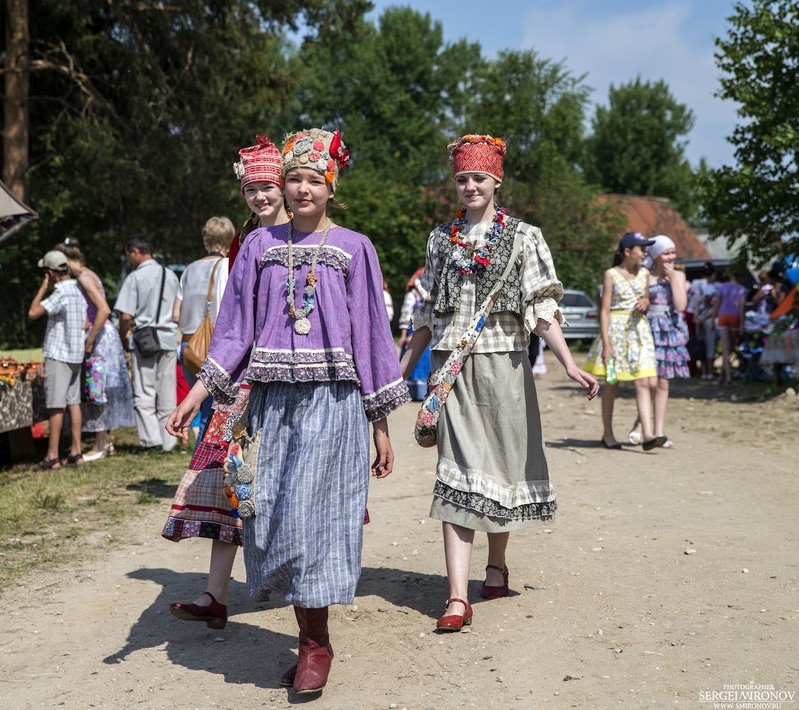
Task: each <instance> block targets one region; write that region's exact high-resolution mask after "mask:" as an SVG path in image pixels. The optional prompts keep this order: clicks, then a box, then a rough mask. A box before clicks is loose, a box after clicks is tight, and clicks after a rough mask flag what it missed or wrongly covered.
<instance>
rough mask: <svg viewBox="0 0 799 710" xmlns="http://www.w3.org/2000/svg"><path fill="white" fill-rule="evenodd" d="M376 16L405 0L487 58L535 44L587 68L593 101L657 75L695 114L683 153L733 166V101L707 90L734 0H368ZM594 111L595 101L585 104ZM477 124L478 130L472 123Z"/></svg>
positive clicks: (542, 52)
mask: <svg viewBox="0 0 799 710" xmlns="http://www.w3.org/2000/svg"><path fill="white" fill-rule="evenodd" d="M372 2H373V3H374V5H375V11H374V12H373V14H372V16H373V17H375V18H377V17H378V16H379V15H380V13H382V11H383V10H384V9H385V8H387V7H390V6H398V5H399V6H410V7H412V8H413V9H415V10H418V11H420V12H429V13H430V16H431V17H432V18H433V19H434V20H438V21H440V22H441V24H442V25H443V28H444V37H445V39H446V40H447V41H455V40H457V39H460V38H466V39H468V40H470V41H476V42H479V43H480V45H481V46H482V48H483V51H484V52H485V54H486V55H487V56H489V57H490V56H493V55H494V54H496V52H498V51H499V50H501V49H514V50H519V49H532V50H535V51H536V52H537V53H538V55H539V56H540V57H541V58H545V59H552V60H555V61H563V62H564V64H565V66H566V67H567V68H568V70H569V71H570V72H571V73H572V74H573V75H574V76H580V75H583V74H586V75H587V76H586V78H585V83H586V85H588V86H590V87H591V88H592V89H593V90H594V91H593V93H592V100H593V101H594V103H598V104H602V105H607V97H608V88H609V87H610V85H611V84H615V85H616V86H618V85H620V84H624V83H627V82H629V81H632V80H634V79H635V78H636V76H639V75H640V77H641V79H642V80H644V81H658V80H660V79H663V80H664V81H665V82H666V83H667V84H668V85H669V88H670V90H671V93H672V95H673V96H674V97H675V98H676V99H677V101H680V102H681V103H684V104H686V105H687V106H688V107H689V108H690V109H691V110H692V111H693V112H694V120H695V123H694V129H693V131H692V132H691V133H690V134H689V136H688V145H687V147H686V155H687V157H688V159H689V161H690V162H691V164H692V165H696V164H697V163H698V162H699V160H700V158H705V159H706V160H707V161H708V163H709V164H710V166H711V167H720V166H721V165H725V164H726V165H732V164H733V151H732V148H731V146H730V144H729V143H727V142H726V140H725V137H726V136H728V135H730V134H731V133H732V131H733V128H734V126H735V121H736V115H735V104H734V103H732V102H729V101H721V100H720V99H717V98H715V97H714V96H713V94H714V92H716V91H717V90H718V88H719V84H718V78H719V71H718V69H717V68H716V66H715V63H714V58H713V52H714V50H715V46H714V39H715V38H716V37H724V36H726V34H727V23H726V19H727V18H728V17H729V16H730V15H732V14H733V12H734V2H733V0H660V2H658V1H656V0H481V1H480V2H475V1H474V0H406V1H404V2H402V1H398V0H372ZM589 114H590V115H593V109H591V110H590V111H589ZM474 130H478V128H477V127H476V128H475V129H474Z"/></svg>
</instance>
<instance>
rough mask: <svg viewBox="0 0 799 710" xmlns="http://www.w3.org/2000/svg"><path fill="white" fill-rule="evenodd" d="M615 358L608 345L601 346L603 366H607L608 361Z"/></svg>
mask: <svg viewBox="0 0 799 710" xmlns="http://www.w3.org/2000/svg"><path fill="white" fill-rule="evenodd" d="M615 357H616V355H615V354H614V352H613V348H612V347H610V345H603V346H602V364H603V365H606V366H607V364H608V360H610V358H615Z"/></svg>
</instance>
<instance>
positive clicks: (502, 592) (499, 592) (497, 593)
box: [480, 565, 510, 599]
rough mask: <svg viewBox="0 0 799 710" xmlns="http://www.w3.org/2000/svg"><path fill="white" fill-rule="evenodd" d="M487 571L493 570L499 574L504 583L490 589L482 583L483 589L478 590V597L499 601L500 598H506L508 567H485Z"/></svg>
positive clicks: (507, 592)
mask: <svg viewBox="0 0 799 710" xmlns="http://www.w3.org/2000/svg"><path fill="white" fill-rule="evenodd" d="M489 569H495V570H496V571H497V572H501V573H502V579H503V580H504V581H503V583H502V584H500V585H498V586H491V587H489V586H488V585H487V584H486V583H485V582H484V583H483V588H482V589H481V590H480V596H481V597H483V599H501V598H502V597H507V596H508V595H509V594H510V591H509V589H508V566H507V565H503V566H502V567H497V566H496V565H486V570H489Z"/></svg>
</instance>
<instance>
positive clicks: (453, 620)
mask: <svg viewBox="0 0 799 710" xmlns="http://www.w3.org/2000/svg"><path fill="white" fill-rule="evenodd" d="M453 602H458V603H460V604H463V606H465V607H466V611H464V612H463V614H449V615H446V616H442V617H441V618H440V619H439V620H438V621H437V622H436V629H437V630H438V631H460V630H461V629H462V628H463V627H464V626H470V625H471V623H472V615H473V612H472V605H471V604H469V602H466V601H464V600H463V599H458V598H457V597H452V599H447V606H449V605H450V604H452V603H453Z"/></svg>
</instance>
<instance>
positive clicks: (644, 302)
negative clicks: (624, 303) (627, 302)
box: [634, 298, 649, 313]
mask: <svg viewBox="0 0 799 710" xmlns="http://www.w3.org/2000/svg"><path fill="white" fill-rule="evenodd" d="M634 310H636V311H639V312H640V313H646V312H647V311H648V310H649V299H648V298H639V299H638V300H637V301H636V302H635V308H634Z"/></svg>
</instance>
